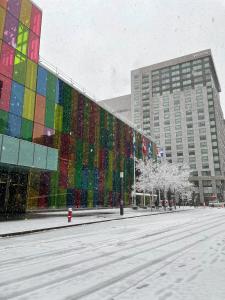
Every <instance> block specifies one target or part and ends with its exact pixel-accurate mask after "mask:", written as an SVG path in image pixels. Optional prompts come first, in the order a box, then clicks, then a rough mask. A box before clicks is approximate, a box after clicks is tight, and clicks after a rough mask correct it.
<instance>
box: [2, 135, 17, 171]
mask: <svg viewBox="0 0 225 300" xmlns="http://www.w3.org/2000/svg"><path fill="white" fill-rule="evenodd" d="M18 154H19V139H15V138H12V137H10V136H7V135H4V137H3V142H2V155H1V162H2V163H7V164H13V165H17V163H18Z"/></svg>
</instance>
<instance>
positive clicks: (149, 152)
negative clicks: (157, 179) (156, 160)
mask: <svg viewBox="0 0 225 300" xmlns="http://www.w3.org/2000/svg"><path fill="white" fill-rule="evenodd" d="M151 157H152V143H151V142H150V143H149V144H148V159H151Z"/></svg>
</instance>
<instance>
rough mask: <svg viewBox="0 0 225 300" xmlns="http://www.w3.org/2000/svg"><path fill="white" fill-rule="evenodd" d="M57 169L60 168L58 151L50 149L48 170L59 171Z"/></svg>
mask: <svg viewBox="0 0 225 300" xmlns="http://www.w3.org/2000/svg"><path fill="white" fill-rule="evenodd" d="M57 168H58V150H57V149H53V148H48V154H47V169H48V170H52V171H57Z"/></svg>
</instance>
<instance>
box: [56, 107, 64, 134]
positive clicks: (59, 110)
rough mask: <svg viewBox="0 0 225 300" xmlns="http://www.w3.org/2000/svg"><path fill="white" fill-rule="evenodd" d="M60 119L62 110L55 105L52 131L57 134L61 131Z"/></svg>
mask: <svg viewBox="0 0 225 300" xmlns="http://www.w3.org/2000/svg"><path fill="white" fill-rule="evenodd" d="M62 119H63V108H62V106H61V105H58V104H55V119H54V129H55V130H57V131H59V132H61V131H62Z"/></svg>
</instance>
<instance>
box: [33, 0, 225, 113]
mask: <svg viewBox="0 0 225 300" xmlns="http://www.w3.org/2000/svg"><path fill="white" fill-rule="evenodd" d="M34 2H35V3H36V4H37V5H39V6H40V7H41V8H42V10H43V21H42V38H41V56H42V57H44V58H45V59H47V60H48V61H49V62H51V63H52V64H54V65H56V66H58V67H59V68H60V69H62V70H63V71H64V72H65V73H66V74H68V75H69V76H70V77H72V78H73V79H74V80H75V81H76V82H78V83H79V84H80V85H81V86H83V87H85V88H86V90H87V91H88V92H89V94H90V95H92V96H93V95H94V96H95V98H96V100H103V99H106V98H112V97H116V96H120V95H123V94H128V93H130V71H131V70H133V69H136V68H139V67H143V66H147V65H151V64H154V63H158V62H161V61H164V60H168V59H171V58H175V57H179V56H182V55H186V54H189V53H192V52H196V51H199V50H204V49H208V48H211V50H212V53H213V57H214V61H215V65H216V70H217V73H218V77H219V80H220V84H221V88H222V93H221V103H222V108H223V111H224V112H225V0H47V1H46V0H34Z"/></svg>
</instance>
